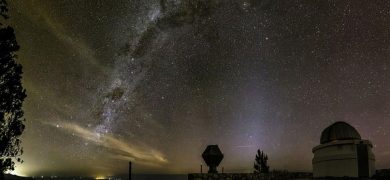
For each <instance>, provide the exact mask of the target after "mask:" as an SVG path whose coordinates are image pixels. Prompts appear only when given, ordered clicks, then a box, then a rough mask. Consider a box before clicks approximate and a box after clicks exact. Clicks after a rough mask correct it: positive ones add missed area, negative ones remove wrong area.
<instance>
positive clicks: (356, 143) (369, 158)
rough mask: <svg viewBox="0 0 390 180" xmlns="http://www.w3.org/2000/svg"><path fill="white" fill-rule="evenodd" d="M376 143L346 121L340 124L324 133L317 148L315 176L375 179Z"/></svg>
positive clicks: (314, 151)
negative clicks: (366, 138)
mask: <svg viewBox="0 0 390 180" xmlns="http://www.w3.org/2000/svg"><path fill="white" fill-rule="evenodd" d="M371 149H372V144H371V142H370V141H368V140H362V139H361V137H360V134H359V132H358V131H357V130H356V129H355V128H354V127H352V126H351V125H349V124H347V123H345V122H336V123H334V124H332V125H330V126H329V127H327V128H326V129H325V130H324V131H323V132H322V134H321V144H320V145H318V146H316V147H314V148H313V153H314V158H313V176H314V177H371V176H373V175H374V173H375V156H374V154H373V153H372V150H371Z"/></svg>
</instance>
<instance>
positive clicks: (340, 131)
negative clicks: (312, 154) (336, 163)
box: [321, 121, 361, 144]
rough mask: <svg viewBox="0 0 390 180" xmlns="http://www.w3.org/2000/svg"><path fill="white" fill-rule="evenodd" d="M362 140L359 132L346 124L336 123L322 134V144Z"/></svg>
mask: <svg viewBox="0 0 390 180" xmlns="http://www.w3.org/2000/svg"><path fill="white" fill-rule="evenodd" d="M350 139H358V140H361V137H360V134H359V132H358V131H357V130H356V129H355V128H354V127H352V126H351V125H349V124H348V123H346V122H342V121H339V122H335V123H333V124H332V125H330V126H329V127H327V128H326V129H325V130H324V131H322V134H321V144H325V143H328V142H332V141H335V140H350Z"/></svg>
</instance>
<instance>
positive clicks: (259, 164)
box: [253, 149, 269, 173]
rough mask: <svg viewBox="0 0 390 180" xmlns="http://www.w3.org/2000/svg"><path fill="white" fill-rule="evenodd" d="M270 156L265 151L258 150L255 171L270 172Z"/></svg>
mask: <svg viewBox="0 0 390 180" xmlns="http://www.w3.org/2000/svg"><path fill="white" fill-rule="evenodd" d="M267 161H268V156H267V155H266V154H264V152H263V151H260V149H259V150H257V154H256V159H255V163H254V165H253V168H254V169H255V171H254V173H269V166H268V164H267Z"/></svg>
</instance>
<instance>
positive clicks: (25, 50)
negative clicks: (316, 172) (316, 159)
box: [10, 0, 390, 176]
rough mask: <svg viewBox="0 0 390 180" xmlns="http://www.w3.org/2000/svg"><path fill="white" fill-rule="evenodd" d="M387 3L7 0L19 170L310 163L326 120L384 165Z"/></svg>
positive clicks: (176, 169)
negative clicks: (20, 126) (211, 147)
mask: <svg viewBox="0 0 390 180" xmlns="http://www.w3.org/2000/svg"><path fill="white" fill-rule="evenodd" d="M389 6H390V3H388V2H381V3H379V2H354V3H352V2H331V1H329V2H328V1H279V0H277V1H271V0H261V1H257V0H236V1H235V0H231V1H223V0H210V1H204V0H195V1H188V0H159V1H157V0H156V1H141V0H140V1H138V0H122V1H113V2H111V1H102V0H99V1H76V0H72V1H48V0H47V1H44V0H32V1H23V2H22V1H12V2H10V16H11V19H10V24H11V25H12V26H13V27H14V28H15V30H16V36H17V40H18V42H19V44H20V46H21V50H20V51H19V53H18V56H19V58H18V59H19V61H20V62H21V64H22V65H23V70H24V77H23V84H24V86H25V88H26V89H27V93H28V98H27V99H26V102H25V105H24V109H25V113H26V119H27V122H26V123H27V124H26V125H27V127H26V132H25V133H24V135H23V137H22V140H23V146H24V151H25V153H24V155H23V159H24V160H25V163H23V164H20V165H18V166H17V168H16V171H15V173H17V174H22V175H92V176H96V175H113V174H122V173H126V170H127V162H128V161H130V160H131V161H133V162H134V171H135V172H137V173H189V172H197V171H198V168H199V165H200V164H201V163H203V161H202V159H201V157H200V154H201V153H202V151H203V150H204V148H205V147H206V146H207V145H208V144H218V145H219V146H220V148H221V149H222V151H223V152H224V154H225V159H224V160H223V162H222V164H221V166H223V167H224V169H225V171H229V172H252V170H251V168H252V165H253V159H254V156H255V153H256V150H257V149H259V148H260V149H262V150H264V152H266V153H267V154H268V156H269V159H270V160H269V161H270V162H269V163H270V166H271V169H287V170H305V171H306V170H307V171H308V170H311V158H312V156H313V155H312V152H311V149H312V147H314V146H316V145H318V144H319V136H320V133H321V131H322V129H324V128H325V127H326V126H328V125H330V124H331V123H332V122H335V121H346V122H348V123H350V124H351V125H353V126H354V127H356V129H357V130H358V131H359V132H360V133H361V135H362V137H364V138H367V139H370V140H371V141H372V142H373V144H374V152H375V154H376V157H377V167H379V168H386V167H387V168H388V167H389V166H390V145H389V143H388V138H389V134H390V128H389V127H390V120H389V118H390V104H389V102H390V96H389V94H390V91H389V89H390V84H389V82H390V81H389V78H390V71H389V66H390V61H389V60H388V57H389V55H390V49H389V48H388V47H389V45H390V42H389V37H388V35H389V34H390V33H389V28H388V24H389V23H390V22H389V21H390V12H389V9H390V7H389Z"/></svg>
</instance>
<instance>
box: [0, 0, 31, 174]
mask: <svg viewBox="0 0 390 180" xmlns="http://www.w3.org/2000/svg"><path fill="white" fill-rule="evenodd" d="M7 12H8V8H7V2H6V1H5V0H0V20H6V19H7V18H8V16H7ZM18 50H19V45H18V44H17V42H16V38H15V33H14V29H13V28H12V27H9V26H7V25H4V23H2V22H0V178H4V173H5V172H6V171H8V170H14V168H15V162H16V161H17V162H22V160H21V159H20V158H19V156H20V155H21V154H22V153H23V149H22V147H21V141H20V139H19V138H20V135H21V134H22V132H23V130H24V124H23V122H24V121H25V120H24V118H23V110H22V104H23V100H24V98H25V97H26V91H25V89H23V87H22V83H21V77H22V76H21V75H22V66H21V65H20V64H18V63H17V62H16V61H15V59H16V55H15V52H16V51H18Z"/></svg>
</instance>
